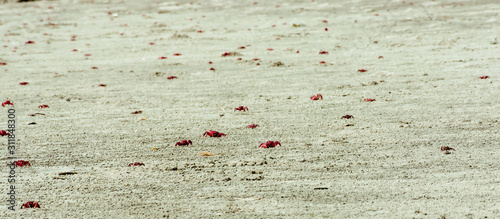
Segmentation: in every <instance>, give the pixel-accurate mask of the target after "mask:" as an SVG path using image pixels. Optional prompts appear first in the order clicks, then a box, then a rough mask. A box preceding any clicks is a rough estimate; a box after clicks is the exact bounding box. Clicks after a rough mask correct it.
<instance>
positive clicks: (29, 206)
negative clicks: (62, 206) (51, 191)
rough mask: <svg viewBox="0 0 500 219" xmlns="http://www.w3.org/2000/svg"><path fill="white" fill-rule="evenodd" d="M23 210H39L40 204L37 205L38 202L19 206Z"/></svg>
mask: <svg viewBox="0 0 500 219" xmlns="http://www.w3.org/2000/svg"><path fill="white" fill-rule="evenodd" d="M23 208H40V204H38V202H34V201H29V202H26V203H24V204H23V205H22V206H21V209H23Z"/></svg>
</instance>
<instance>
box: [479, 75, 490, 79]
mask: <svg viewBox="0 0 500 219" xmlns="http://www.w3.org/2000/svg"><path fill="white" fill-rule="evenodd" d="M486 78H490V76H487V75H485V76H481V77H479V79H486Z"/></svg>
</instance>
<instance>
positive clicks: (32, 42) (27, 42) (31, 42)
mask: <svg viewBox="0 0 500 219" xmlns="http://www.w3.org/2000/svg"><path fill="white" fill-rule="evenodd" d="M24 44H35V41H31V40H28V41H26V42H25V43H24Z"/></svg>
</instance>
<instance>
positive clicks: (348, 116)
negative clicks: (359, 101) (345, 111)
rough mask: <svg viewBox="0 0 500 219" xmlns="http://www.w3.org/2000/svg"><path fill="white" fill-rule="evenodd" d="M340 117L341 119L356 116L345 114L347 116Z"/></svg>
mask: <svg viewBox="0 0 500 219" xmlns="http://www.w3.org/2000/svg"><path fill="white" fill-rule="evenodd" d="M340 118H341V119H352V118H354V116H353V115H345V116H342V117H340Z"/></svg>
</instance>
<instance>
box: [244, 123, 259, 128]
mask: <svg viewBox="0 0 500 219" xmlns="http://www.w3.org/2000/svg"><path fill="white" fill-rule="evenodd" d="M257 127H259V125H257V124H250V125H247V128H251V129H254V128H257Z"/></svg>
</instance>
